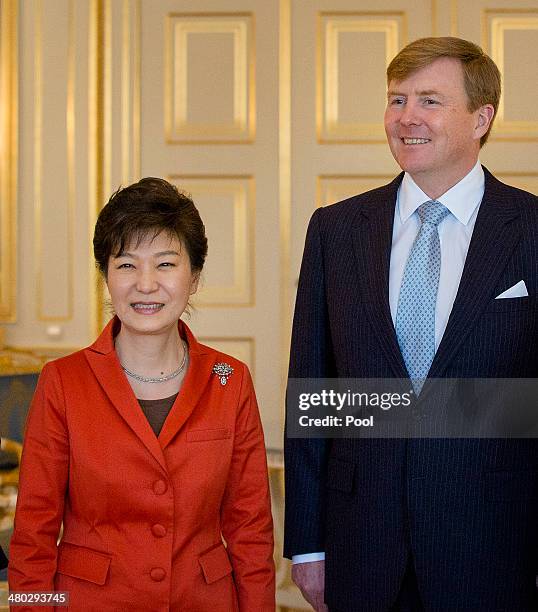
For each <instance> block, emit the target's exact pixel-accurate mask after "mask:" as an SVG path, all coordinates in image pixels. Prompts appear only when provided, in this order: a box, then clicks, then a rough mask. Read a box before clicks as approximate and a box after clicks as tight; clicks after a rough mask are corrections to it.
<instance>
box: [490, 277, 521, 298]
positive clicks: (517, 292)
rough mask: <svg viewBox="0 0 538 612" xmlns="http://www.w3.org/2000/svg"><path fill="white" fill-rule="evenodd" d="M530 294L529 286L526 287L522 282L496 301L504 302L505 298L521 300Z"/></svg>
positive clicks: (500, 295)
mask: <svg viewBox="0 0 538 612" xmlns="http://www.w3.org/2000/svg"><path fill="white" fill-rule="evenodd" d="M528 295H529V292H528V291H527V286H526V285H525V281H523V280H520V281H519V283H516V284H515V285H514V286H513V287H510V289H507V290H506V291H503V292H502V293H501V294H499V295H498V296H497V297H496V298H495V299H496V300H503V299H505V298H520V297H528Z"/></svg>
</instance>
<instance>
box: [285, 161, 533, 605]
mask: <svg viewBox="0 0 538 612" xmlns="http://www.w3.org/2000/svg"><path fill="white" fill-rule="evenodd" d="M402 176H403V175H400V176H399V177H397V178H396V179H395V180H394V181H393V182H392V183H390V184H389V185H386V186H385V187H381V188H379V189H375V190H373V191H370V192H368V193H365V194H362V195H359V196H356V197H354V198H350V199H349V200H346V201H344V202H341V203H339V204H336V205H334V206H330V207H327V208H322V209H318V210H317V211H316V212H315V213H314V215H313V217H312V220H311V222H310V226H309V230H308V235H307V240H306V246H305V252H304V257H303V263H302V267H301V277H300V283H299V289H298V294H297V302H296V307H295V318H294V326H293V337H292V348H291V360H290V376H291V377H331V376H335V377H336V376H338V377H356V378H368V377H371V378H373V377H380V378H385V377H386V378H388V377H402V378H403V377H405V376H406V370H405V366H404V362H403V359H402V356H401V353H400V350H399V347H398V343H397V339H396V335H395V332H394V327H393V324H392V320H391V316H390V310H389V300H388V278H389V262H390V253H391V241H392V224H393V216H394V207H395V202H396V195H397V189H398V186H399V184H400V182H401V179H402ZM537 203H538V198H536V197H535V196H533V195H531V194H529V193H526V192H523V191H520V190H518V189H515V188H513V187H509V186H507V185H504V184H503V183H501V182H499V181H498V180H497V179H495V178H494V177H493V176H492V175H491V174H490V173H489V172H488V171H487V170H485V193H484V198H483V201H482V204H481V207H480V211H479V213H478V217H477V221H476V225H475V228H474V232H473V236H472V240H471V244H470V247H469V252H468V255H467V259H466V263H465V268H464V271H463V275H462V279H461V282H460V286H459V290H458V294H457V297H456V300H455V303H454V306H453V309H452V312H451V315H450V319H449V321H448V324H447V328H446V331H445V334H444V336H443V339H442V342H441V344H440V346H439V349H438V351H437V353H436V356H435V359H434V362H433V364H432V367H431V370H430V376H432V377H450V378H456V377H484V378H485V377H501V378H513V377H533V378H534V377H538V206H537ZM521 279H523V280H524V281H525V283H526V286H527V289H528V292H529V297H526V298H519V299H512V300H495V299H494V298H495V296H497V295H499V294H500V293H501V292H502V291H504V290H506V289H507V288H509V287H511V286H512V285H514V284H515V283H517V282H518V281H520V280H521ZM285 454H286V533H285V549H284V554H285V555H286V556H288V557H291V556H292V555H294V554H302V553H309V552H317V551H325V552H326V591H325V596H326V602H327V603H328V605H329V607H330V609H331V611H332V610H337V611H338V612H354V611H359V610H360V611H380V612H381V611H386V610H388V609H389V608H390V606H391V605H392V604H393V602H394V600H395V599H396V597H397V594H398V591H399V589H400V584H401V580H402V576H403V574H404V572H405V568H406V566H407V563H408V561H409V559H412V560H413V562H414V565H415V570H416V575H417V581H418V586H419V590H420V594H421V598H422V600H423V602H424V605H425V608H426V610H429V611H435V612H457V611H459V610H469V611H471V610H472V611H473V612H492V611H506V612H508V611H510V612H513V611H518V612H526V611H530V610H538V599H537V597H536V588H535V576H536V574H537V573H538V445H537V442H536V441H535V440H523V439H520V440H502V439H499V440H492V439H489V440H488V439H482V440H469V439H468V440H461V439H460V440H459V439H429V440H428V439H411V440H396V439H395V440H390V439H388V440H387V439H386V440H334V441H332V442H330V441H324V440H297V439H286V441H285Z"/></svg>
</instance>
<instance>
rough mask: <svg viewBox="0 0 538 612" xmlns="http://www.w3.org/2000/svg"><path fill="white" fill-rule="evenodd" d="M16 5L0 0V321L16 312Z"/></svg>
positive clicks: (9, 319)
mask: <svg viewBox="0 0 538 612" xmlns="http://www.w3.org/2000/svg"><path fill="white" fill-rule="evenodd" d="M18 9H19V3H18V1H17V0H0V135H1V138H0V321H2V322H5V323H13V322H14V321H15V320H16V316H17V312H16V306H17V172H18V115H19V98H18Z"/></svg>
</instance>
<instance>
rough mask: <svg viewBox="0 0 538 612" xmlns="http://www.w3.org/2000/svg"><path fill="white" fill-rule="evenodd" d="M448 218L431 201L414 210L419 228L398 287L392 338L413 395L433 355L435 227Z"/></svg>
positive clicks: (437, 249) (436, 269) (438, 252)
mask: <svg viewBox="0 0 538 612" xmlns="http://www.w3.org/2000/svg"><path fill="white" fill-rule="evenodd" d="M449 214H450V211H449V210H448V209H447V208H445V207H444V206H443V205H442V204H441V203H440V202H436V201H434V200H430V201H428V202H424V204H421V205H420V206H419V207H418V216H419V217H420V220H421V222H422V225H421V226H420V231H419V233H418V235H417V237H416V239H415V242H414V243H413V246H412V248H411V252H410V253H409V259H408V260H407V263H406V265H405V270H404V275H403V279H402V286H401V287H400V297H399V299H398V310H397V312H396V335H397V337H398V344H399V345H400V350H401V351H402V355H403V358H404V362H405V366H406V368H407V372H408V374H409V378H411V382H412V384H413V388H414V389H415V392H416V393H417V394H419V393H420V391H421V389H422V386H423V384H424V380H425V378H426V376H427V375H428V371H429V369H430V366H431V364H432V361H433V358H434V355H435V305H436V302H437V289H438V287H439V273H440V270H441V247H440V244H439V233H438V231H437V226H438V225H439V223H441V221H442V220H443V219H444V218H445V217H446V216H447V215H449Z"/></svg>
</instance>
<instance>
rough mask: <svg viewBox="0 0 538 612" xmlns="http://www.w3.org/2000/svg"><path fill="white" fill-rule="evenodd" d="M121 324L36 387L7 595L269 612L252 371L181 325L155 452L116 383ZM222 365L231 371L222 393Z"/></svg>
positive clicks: (264, 482)
mask: <svg viewBox="0 0 538 612" xmlns="http://www.w3.org/2000/svg"><path fill="white" fill-rule="evenodd" d="M114 324H116V325H117V324H118V322H117V319H115V320H113V321H112V322H111V323H109V325H108V326H107V327H106V329H105V330H104V331H103V333H102V334H101V336H100V337H99V338H98V339H97V341H96V342H95V343H94V344H93V345H92V346H90V347H88V348H87V349H84V350H82V351H79V352H77V353H74V354H73V355H70V356H68V357H64V358H62V359H58V360H57V361H53V362H51V363H49V364H47V365H46V366H45V368H44V369H43V372H42V374H41V376H40V379H39V383H38V387H37V390H36V394H35V397H34V400H33V402H32V406H31V409H30V413H29V416H28V421H27V427H26V435H25V442H24V450H23V456H22V462H21V470H20V489H19V497H18V503H17V511H16V516H15V529H14V533H13V537H12V539H11V548H10V565H9V586H10V590H11V591H40V590H42V591H51V590H57V591H69V597H70V605H69V610H70V611H73V612H78V611H80V612H90V611H93V610H95V612H107V611H110V612H120V611H123V610H125V611H127V610H128V611H129V612H135V611H140V612H161V611H162V612H165V611H166V612H168V611H169V610H172V611H174V612H175V611H178V612H179V611H183V610H184V611H185V612H232V611H234V610H239V611H241V612H273V611H274V609H275V603H274V565H273V558H272V555H273V532H272V520H271V510H270V499H269V488H268V478H267V465H266V457H265V448H264V442H263V432H262V428H261V423H260V418H259V414H258V408H257V404H256V398H255V395H254V389H253V387H252V381H251V378H250V375H249V372H248V369H247V367H246V366H245V365H244V364H242V363H241V362H239V361H237V360H236V359H234V358H233V357H230V356H228V355H224V354H222V353H219V352H217V351H215V350H214V349H211V348H209V347H207V346H204V345H202V344H199V343H198V342H197V341H196V339H195V338H194V336H193V335H192V333H191V332H190V330H189V329H188V327H187V326H186V325H185V324H184V323H182V322H180V324H179V325H180V333H181V335H182V336H183V337H184V339H185V340H186V341H187V343H188V346H189V356H190V362H189V369H188V371H187V374H186V376H185V380H184V382H183V386H182V388H181V391H180V393H179V395H178V397H177V399H176V401H175V403H174V405H173V407H172V409H171V412H170V414H169V416H168V418H167V420H166V422H165V424H164V426H163V428H162V431H161V433H160V435H159V437H158V438H157V437H155V435H154V433H153V431H152V430H151V428H150V425H149V423H148V422H147V420H146V418H145V416H144V414H143V413H142V410H141V408H140V406H139V405H138V402H137V400H136V398H135V396H134V394H133V392H132V390H131V387H130V386H129V383H128V381H127V379H126V377H125V375H124V373H123V372H122V370H121V366H120V364H119V361H118V358H117V355H116V352H115V350H114V341H113V327H114ZM217 362H226V363H227V364H229V365H231V366H232V367H233V373H232V374H231V375H230V376H229V378H228V381H227V384H225V385H223V384H222V383H221V381H220V379H219V377H218V376H217V375H216V374H215V373H213V367H214V365H215V364H216V363H217ZM62 520H63V527H64V531H63V536H62V540H61V542H60V543H59V545H58V546H57V545H56V541H57V538H58V533H59V529H60V524H61V522H62ZM223 540H224V541H225V543H226V545H225V544H223ZM26 609H29V608H26ZM37 609H39V610H40V612H45V611H46V610H49V611H52V610H53V608H42V607H40V608H36V610H37ZM65 609H66V608H58V610H65ZM14 610H16V611H17V612H22V611H23V610H24V608H21V607H17V608H14Z"/></svg>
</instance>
